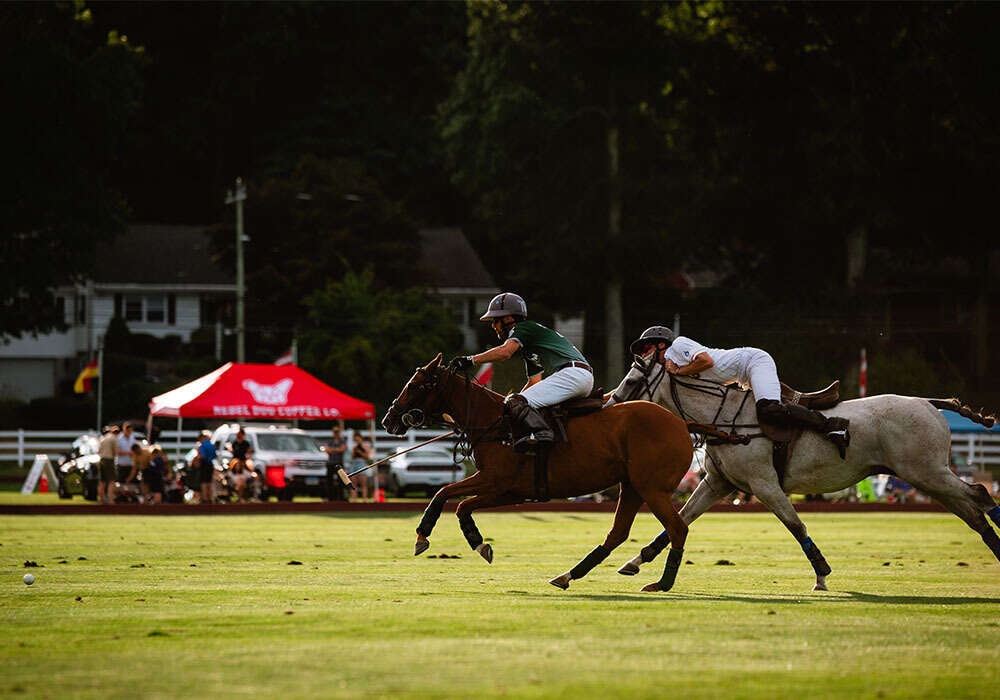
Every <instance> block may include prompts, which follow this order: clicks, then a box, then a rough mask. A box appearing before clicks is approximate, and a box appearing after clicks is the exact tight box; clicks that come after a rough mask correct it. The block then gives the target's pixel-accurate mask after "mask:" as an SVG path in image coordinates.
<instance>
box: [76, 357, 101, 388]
mask: <svg viewBox="0 0 1000 700" xmlns="http://www.w3.org/2000/svg"><path fill="white" fill-rule="evenodd" d="M97 376H100V373H99V372H98V370H97V360H91V361H90V362H89V363H87V366H86V367H84V368H83V371H81V372H80V376H79V377H77V378H76V382H74V383H73V391H75V392H76V393H77V394H86V393H87V392H88V391H90V380H91V379H93V378H94V377H97Z"/></svg>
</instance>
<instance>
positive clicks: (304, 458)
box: [212, 423, 327, 501]
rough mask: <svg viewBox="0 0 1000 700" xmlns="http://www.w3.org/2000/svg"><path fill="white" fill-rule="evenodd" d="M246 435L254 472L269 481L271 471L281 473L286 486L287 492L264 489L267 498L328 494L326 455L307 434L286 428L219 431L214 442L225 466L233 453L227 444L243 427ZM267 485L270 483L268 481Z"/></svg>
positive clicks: (230, 426) (224, 427)
mask: <svg viewBox="0 0 1000 700" xmlns="http://www.w3.org/2000/svg"><path fill="white" fill-rule="evenodd" d="M241 427H242V428H243V432H245V433H246V437H247V440H248V441H249V442H250V447H252V448H253V454H251V455H250V459H251V460H252V461H253V465H254V469H255V470H256V471H257V472H259V473H260V475H261V477H263V478H266V477H267V473H268V471H269V470H270V471H272V472H273V471H274V470H280V471H281V474H282V475H283V480H284V482H285V484H286V486H285V488H284V489H278V488H275V487H273V486H266V485H265V487H264V494H263V495H264V496H265V497H266V496H268V495H274V496H277V497H278V499H279V500H287V501H290V500H292V498H293V496H294V495H296V494H299V495H310V496H325V495H326V459H327V458H326V453H325V452H323V450H321V449H320V448H319V444H317V442H316V440H315V439H313V438H312V437H311V436H310V435H309V434H308V433H306V431H304V430H300V429H298V428H290V427H288V426H285V425H251V424H243V425H240V424H237V423H231V424H228V425H222V426H219V427H218V428H216V430H215V433H214V434H213V435H212V442H213V443H215V446H216V448H217V449H218V451H219V458H220V460H221V461H222V462H223V464H228V463H229V460H231V459H232V457H233V456H232V454H231V453H230V452H229V451H228V450H226V449H225V447H226V443H227V442H228V443H231V442H233V441H234V440H235V439H236V433H237V431H239V429H240V428H241ZM265 483H266V482H265Z"/></svg>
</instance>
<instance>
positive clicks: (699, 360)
mask: <svg viewBox="0 0 1000 700" xmlns="http://www.w3.org/2000/svg"><path fill="white" fill-rule="evenodd" d="M714 365H715V360H713V359H712V358H711V357H709V356H708V353H707V352H703V353H699V354H698V355H697V356H696V357H695V358H694V359H693V360H691V361H690V362H689V363H687V364H686V365H683V366H681V367H678V366H677V365H676V364H674V363H673V361H671V360H667V361H666V362H664V363H663V366H664V367H665V368H666V370H667V371H668V372H671V373H672V374H680V375H687V374H699V373H701V372H704V371H705V370H706V369H708V368H710V367H712V366H714Z"/></svg>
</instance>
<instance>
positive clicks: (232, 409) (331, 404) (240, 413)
mask: <svg viewBox="0 0 1000 700" xmlns="http://www.w3.org/2000/svg"><path fill="white" fill-rule="evenodd" d="M149 413H150V420H152V416H172V417H176V418H177V431H178V436H177V442H178V451H180V429H181V420H182V419H184V418H220V419H228V418H253V419H258V420H268V421H273V420H337V419H344V420H370V421H371V422H372V440H373V442H374V439H375V427H374V426H375V406H374V405H373V404H370V403H368V402H367V401H361V400H360V399H356V398H354V397H352V396H348V395H347V394H345V393H343V392H340V391H337V390H336V389H334V388H333V387H331V386H328V385H326V384H324V383H323V382H321V381H320V380H319V379H317V378H316V377H314V376H312V375H311V374H309V373H308V372H306V371H305V370H303V369H300V368H299V367H297V366H295V365H257V364H240V363H237V362H230V363H228V364H225V365H223V366H222V367H219V369H217V370H215V371H214V372H210V373H209V374H206V375H205V376H204V377H199V378H198V379H195V380H194V381H192V382H188V383H187V384H185V385H183V386H180V387H177V388H176V389H174V390H173V391H168V392H167V393H165V394H160V395H159V396H155V397H153V399H152V400H151V401H150V402H149Z"/></svg>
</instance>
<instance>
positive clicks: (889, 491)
mask: <svg viewBox="0 0 1000 700" xmlns="http://www.w3.org/2000/svg"><path fill="white" fill-rule="evenodd" d="M885 493H886V495H887V496H888V501H889V503H907V502H908V501H911V500H913V499H914V497H915V496H916V495H917V490H916V489H915V488H913V487H912V486H910V485H909V484H908V483H906V482H905V481H903V480H902V479H900V478H899V477H895V476H890V477H889V481H888V484H887V485H886V487H885Z"/></svg>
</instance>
